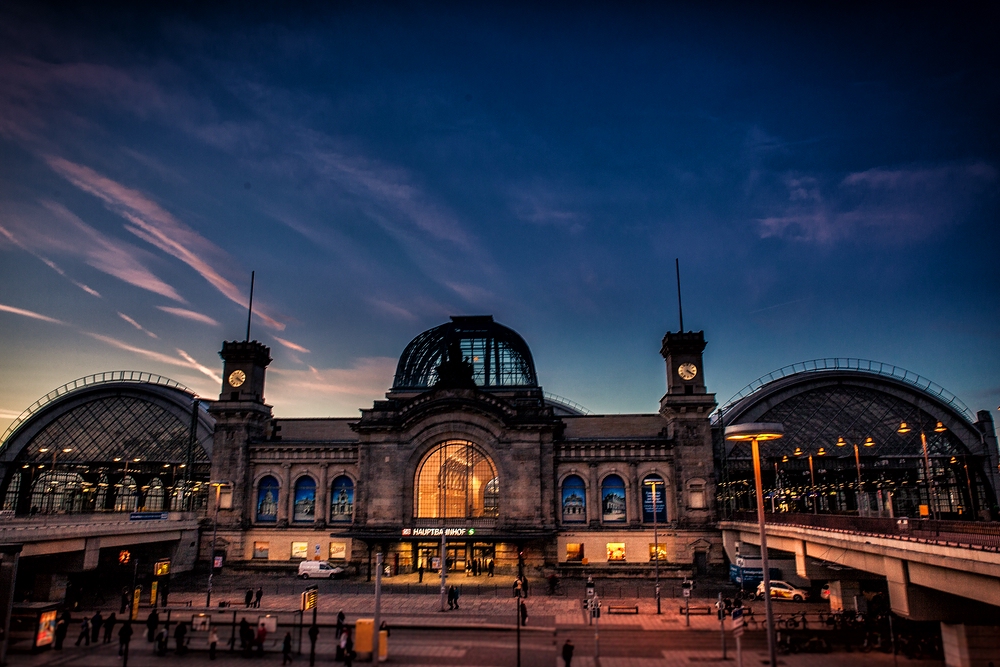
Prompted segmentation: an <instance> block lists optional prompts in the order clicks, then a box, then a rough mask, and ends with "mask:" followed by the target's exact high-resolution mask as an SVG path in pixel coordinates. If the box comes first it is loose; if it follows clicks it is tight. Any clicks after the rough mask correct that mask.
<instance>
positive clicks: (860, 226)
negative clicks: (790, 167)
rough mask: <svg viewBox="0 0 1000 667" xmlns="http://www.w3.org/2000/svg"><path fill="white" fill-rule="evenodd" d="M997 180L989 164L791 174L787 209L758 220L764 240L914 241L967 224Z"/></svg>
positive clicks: (784, 205)
mask: <svg viewBox="0 0 1000 667" xmlns="http://www.w3.org/2000/svg"><path fill="white" fill-rule="evenodd" d="M996 180H997V170H996V169H995V168H994V167H992V166H990V165H988V164H984V163H972V164H956V165H943V166H937V167H901V168H895V169H888V168H876V169H869V170H866V171H862V172H856V173H852V174H848V175H847V176H845V177H844V178H842V179H840V180H839V181H837V182H836V183H833V184H830V183H828V182H827V181H825V180H823V179H821V178H819V177H816V176H808V175H786V176H785V177H784V179H783V181H784V187H785V189H786V192H787V200H786V203H785V204H783V206H782V207H781V208H782V209H783V210H782V211H781V212H780V213H779V214H777V215H772V216H768V217H764V218H759V219H758V220H757V223H758V230H759V233H760V236H761V237H762V238H771V237H776V238H785V239H790V240H795V241H801V242H806V243H817V244H833V243H837V242H839V241H843V240H847V239H856V238H857V237H858V236H859V235H864V236H865V237H866V238H869V239H876V240H880V241H897V242H898V241H903V242H911V241H915V240H921V239H924V238H927V237H928V236H930V235H932V234H934V233H935V232H936V231H938V230H940V229H943V228H946V227H950V226H951V225H953V224H956V222H958V221H960V220H961V219H962V217H963V216H964V215H965V214H966V213H967V212H968V211H969V210H970V208H971V206H972V205H973V204H974V202H975V201H976V200H977V199H978V198H979V197H980V196H981V195H982V193H984V192H986V191H987V190H988V189H989V188H990V187H992V186H993V184H994V183H995V182H996Z"/></svg>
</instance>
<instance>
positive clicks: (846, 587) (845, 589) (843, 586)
mask: <svg viewBox="0 0 1000 667" xmlns="http://www.w3.org/2000/svg"><path fill="white" fill-rule="evenodd" d="M859 595H861V584H859V583H858V582H857V581H831V582H830V611H845V610H854V611H857V609H858V596H859Z"/></svg>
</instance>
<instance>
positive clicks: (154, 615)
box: [146, 609, 160, 642]
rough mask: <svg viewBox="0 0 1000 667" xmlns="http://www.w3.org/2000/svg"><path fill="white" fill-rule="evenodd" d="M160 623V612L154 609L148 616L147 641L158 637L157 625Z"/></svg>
mask: <svg viewBox="0 0 1000 667" xmlns="http://www.w3.org/2000/svg"><path fill="white" fill-rule="evenodd" d="M159 624H160V614H159V612H157V611H156V609H153V610H152V611H150V612H149V616H147V617H146V641H148V642H151V641H153V639H155V638H156V626H158V625H159Z"/></svg>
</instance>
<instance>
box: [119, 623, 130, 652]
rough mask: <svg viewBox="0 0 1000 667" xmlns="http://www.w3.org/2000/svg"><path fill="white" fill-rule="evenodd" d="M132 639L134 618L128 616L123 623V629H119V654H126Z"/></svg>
mask: <svg viewBox="0 0 1000 667" xmlns="http://www.w3.org/2000/svg"><path fill="white" fill-rule="evenodd" d="M131 641H132V620H131V619H128V618H126V619H125V622H124V623H122V628H121V630H119V631H118V655H125V651H127V650H128V645H129V642H131Z"/></svg>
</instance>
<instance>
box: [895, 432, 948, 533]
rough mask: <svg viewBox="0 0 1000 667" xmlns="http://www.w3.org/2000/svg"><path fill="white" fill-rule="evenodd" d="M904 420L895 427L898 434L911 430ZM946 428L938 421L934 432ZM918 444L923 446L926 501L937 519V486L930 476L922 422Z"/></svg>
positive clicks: (928, 457) (933, 516) (929, 464)
mask: <svg viewBox="0 0 1000 667" xmlns="http://www.w3.org/2000/svg"><path fill="white" fill-rule="evenodd" d="M912 430H913V429H911V428H910V427H909V425H907V423H906V422H902V423H900V425H899V428H898V429H896V433H899V434H900V435H906V434H907V433H909V432H910V431H912ZM947 430H948V429H947V428H945V425H944V424H942V423H941V422H938V423H937V425H936V426H935V427H934V432H935V433H944V432H945V431H947ZM920 444H921V445H922V446H923V448H924V478H925V479H926V480H927V502H928V503H929V504H930V506H931V508H930V509H931V518H933V519H935V520H936V519H937V487H936V485H935V484H934V478H933V477H932V476H931V463H930V456H929V455H928V454H927V433H926V432H925V431H924V427H923V424H921V425H920Z"/></svg>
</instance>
